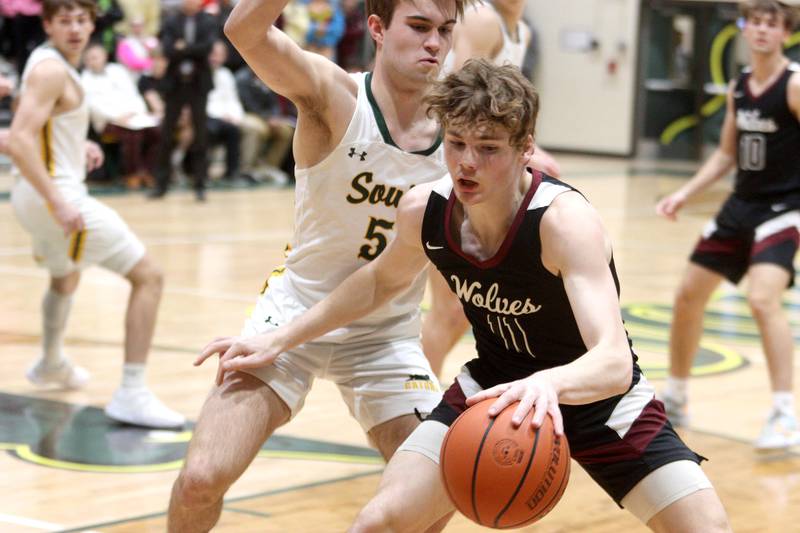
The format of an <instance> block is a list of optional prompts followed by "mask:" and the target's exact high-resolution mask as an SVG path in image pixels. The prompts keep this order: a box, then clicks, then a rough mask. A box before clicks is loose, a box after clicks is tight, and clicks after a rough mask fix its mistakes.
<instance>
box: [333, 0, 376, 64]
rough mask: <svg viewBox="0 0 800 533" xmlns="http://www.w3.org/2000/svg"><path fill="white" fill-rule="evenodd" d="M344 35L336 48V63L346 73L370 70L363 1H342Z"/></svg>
mask: <svg viewBox="0 0 800 533" xmlns="http://www.w3.org/2000/svg"><path fill="white" fill-rule="evenodd" d="M342 9H343V11H344V35H342V38H341V40H340V41H339V45H338V46H337V48H336V62H337V63H339V66H340V67H342V68H343V69H345V70H346V71H347V72H362V71H365V70H370V68H369V63H370V58H371V56H372V52H373V47H372V38H371V37H368V35H367V26H366V20H364V0H343V2H342Z"/></svg>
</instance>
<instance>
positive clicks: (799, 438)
mask: <svg viewBox="0 0 800 533" xmlns="http://www.w3.org/2000/svg"><path fill="white" fill-rule="evenodd" d="M797 445H800V428H798V426H797V419H796V418H795V417H794V416H793V415H788V414H786V413H781V412H780V411H776V410H775V409H773V410H772V411H770V413H769V417H768V418H767V422H766V423H765V424H764V427H763V428H762V430H761V434H760V435H759V436H758V439H756V449H758V450H778V449H781V448H788V447H790V446H797Z"/></svg>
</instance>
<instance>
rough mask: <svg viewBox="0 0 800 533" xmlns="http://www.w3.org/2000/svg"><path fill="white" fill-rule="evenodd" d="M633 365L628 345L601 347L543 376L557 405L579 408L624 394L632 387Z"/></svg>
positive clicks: (617, 343) (546, 371) (609, 344)
mask: <svg viewBox="0 0 800 533" xmlns="http://www.w3.org/2000/svg"><path fill="white" fill-rule="evenodd" d="M632 372H633V363H632V358H631V354H630V348H629V346H628V343H627V342H622V341H620V342H614V343H608V344H606V345H603V344H600V345H598V346H596V347H594V348H592V349H591V350H589V351H588V352H586V353H585V354H584V355H582V356H581V357H579V358H578V359H576V360H575V361H573V362H571V363H569V364H566V365H563V366H558V367H554V368H550V369H548V370H544V371H542V372H541V373H542V374H544V375H545V376H546V377H547V378H548V379H549V380H550V382H551V383H552V384H553V386H554V388H555V390H556V392H557V393H558V401H559V403H563V404H567V405H582V404H587V403H592V402H596V401H599V400H603V399H605V398H610V397H611V396H616V395H618V394H623V393H624V392H625V391H627V390H628V388H629V387H630V384H631V375H632Z"/></svg>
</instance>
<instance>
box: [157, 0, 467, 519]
mask: <svg viewBox="0 0 800 533" xmlns="http://www.w3.org/2000/svg"><path fill="white" fill-rule="evenodd" d="M463 3H464V0H415V1H410V0H368V1H367V4H366V10H367V13H368V20H367V25H368V29H369V31H370V34H371V36H372V38H373V39H374V40H375V43H376V49H377V50H376V57H375V69H374V71H373V72H371V73H355V74H348V73H347V72H345V71H344V70H343V69H341V68H340V67H339V66H338V65H336V64H335V63H333V62H332V61H330V60H328V59H326V58H324V57H323V56H320V55H317V54H313V53H309V52H306V51H303V50H302V49H301V48H300V47H299V46H298V45H297V44H296V43H294V42H293V41H292V40H291V39H290V38H289V37H288V36H287V35H286V34H284V33H283V32H282V31H280V30H279V29H278V28H276V27H275V26H273V25H272V24H273V23H274V22H275V20H276V19H277V18H278V16H279V15H280V13H281V10H282V9H283V8H284V6H285V4H286V0H241V1H240V2H239V3H238V4H237V5H236V7H235V8H234V10H233V12H232V13H231V16H230V18H229V19H228V21H227V23H226V27H225V33H226V35H228V37H229V38H230V40H231V42H232V43H233V44H234V45H235V46H236V48H237V49H238V50H239V52H240V53H241V54H242V57H243V58H244V59H245V60H246V61H247V63H248V64H249V65H250V67H251V68H252V69H253V70H254V72H255V73H256V74H257V75H258V76H259V78H261V80H263V81H264V82H265V83H266V84H267V85H268V86H269V87H270V88H271V89H273V90H274V91H275V92H278V93H280V94H283V95H285V96H286V97H288V98H289V99H290V100H292V101H293V102H294V103H295V105H296V106H297V108H298V120H297V131H296V133H295V139H294V148H293V149H294V157H295V161H296V162H297V168H296V171H295V176H296V178H297V185H296V195H295V212H296V215H295V234H294V237H293V239H292V243H291V249H290V251H289V254H288V256H287V258H286V264H285V265H284V266H283V267H281V268H278V269H276V270H275V275H273V276H271V277H270V279H269V280H268V282H267V283H266V285H265V288H264V291H263V293H262V296H261V297H260V298H259V299H258V303H257V305H256V308H255V310H254V312H253V314H252V315H251V317H250V318H249V320H248V321H247V322H246V324H245V327H244V330H243V332H242V334H243V335H246V336H247V335H256V334H259V333H263V332H265V331H270V330H272V329H274V328H275V327H277V326H279V325H281V324H284V323H287V322H289V321H291V320H292V319H294V318H295V317H296V316H298V315H299V314H301V313H302V312H304V311H305V310H306V309H308V308H309V307H311V306H312V305H313V304H315V303H316V302H318V301H320V300H322V299H323V298H324V297H325V296H326V295H327V294H328V293H329V292H330V291H332V290H333V289H335V288H336V286H337V285H338V284H339V283H340V282H341V281H342V280H344V279H345V278H346V277H347V276H348V275H350V274H351V273H352V272H353V271H355V270H356V269H358V268H359V267H360V266H362V265H364V264H367V263H368V262H370V261H372V260H374V259H375V258H376V257H378V256H379V255H380V253H381V252H382V251H383V250H384V248H385V247H386V246H387V245H388V243H389V242H391V240H392V239H393V238H394V224H395V217H396V213H397V206H398V205H399V201H400V199H401V197H402V196H403V195H405V194H407V193H408V191H409V190H411V187H413V186H416V185H420V184H422V183H427V182H431V181H435V180H437V179H440V178H441V177H443V176H444V175H445V173H446V167H445V165H444V159H443V155H442V150H441V137H440V131H439V125H438V123H437V122H436V121H435V120H433V119H432V118H430V117H428V116H427V115H426V113H425V110H424V109H423V108H422V105H421V102H422V98H423V97H424V95H425V93H426V92H427V90H428V89H429V87H430V86H431V84H432V83H433V82H434V81H435V80H436V79H437V78H438V76H439V71H440V66H441V65H442V62H443V61H444V58H445V56H446V55H447V52H448V51H449V49H450V45H451V42H450V41H451V34H452V29H453V26H454V25H455V23H456V20H457V18H458V17H459V16H460V14H461V13H462V12H463ZM424 284H425V279H424V276H421V277H420V279H419V280H417V282H416V283H414V284H413V286H412V287H410V288H409V290H408V291H406V292H405V294H404V295H403V296H402V297H400V298H399V299H398V300H396V301H395V302H393V303H392V304H390V305H387V306H385V307H383V308H381V309H378V310H376V312H374V313H372V314H370V315H369V316H367V317H364V318H363V319H362V320H360V321H358V322H356V323H353V324H350V325H348V326H347V327H346V328H341V329H340V330H337V331H335V332H331V333H330V334H329V335H327V336H325V337H323V338H321V339H319V340H318V341H316V342H312V343H307V344H304V345H301V346H297V347H295V348H294V349H293V350H291V351H289V352H287V353H285V354H283V356H282V357H281V358H280V360H279V361H277V362H276V364H274V365H271V366H269V367H265V368H260V369H257V370H253V371H250V372H238V373H231V374H229V375H228V376H227V377H226V379H225V380H224V381H222V382H220V383H218V384H217V385H216V386H215V387H214V388H213V389H212V391H211V393H210V395H209V397H208V399H207V400H206V403H205V405H204V406H203V408H202V412H201V413H200V416H199V420H198V424H197V427H196V429H195V434H194V437H193V438H192V441H191V443H190V445H189V451H188V455H187V458H186V463H185V465H184V467H183V468H182V470H181V472H180V474H179V476H178V479H177V480H176V482H175V485H174V488H173V493H172V499H171V501H170V508H169V529H170V530H171V531H208V530H209V529H210V528H212V527H213V525H214V524H215V523H216V522H217V520H218V518H219V514H220V511H221V508H222V499H223V496H224V494H225V492H226V491H227V489H228V487H230V485H231V484H232V483H233V482H234V481H235V480H236V479H237V478H238V477H239V476H240V475H241V474H242V473H243V472H244V470H245V469H246V468H247V466H248V465H249V464H250V462H251V461H252V460H253V458H254V457H255V455H256V453H257V452H258V450H259V449H260V448H261V446H262V445H263V443H264V441H265V440H266V439H267V438H269V436H270V435H271V434H272V433H273V432H274V431H275V429H277V428H278V427H280V426H282V425H283V424H285V423H286V422H288V421H289V420H290V419H291V418H292V417H293V416H294V415H295V414H296V413H297V412H298V411H299V410H300V409H301V408H302V406H303V402H304V400H305V397H306V395H307V393H308V391H309V390H310V388H311V386H312V383H313V381H314V379H316V378H324V379H329V380H331V381H333V382H334V383H336V385H337V386H338V387H339V390H340V392H341V394H342V397H343V399H344V400H345V402H346V403H347V404H348V407H349V409H350V412H351V413H352V414H353V416H354V417H355V418H356V419H357V420H358V422H359V423H360V424H361V426H362V428H363V430H364V431H365V432H366V433H367V434H368V436H369V438H370V440H371V441H372V443H373V444H374V445H375V447H376V448H377V449H378V450H379V451H380V452H381V454H382V455H383V457H384V458H386V459H388V458H389V457H391V456H392V454H393V453H394V451H395V449H396V448H397V446H399V445H400V443H401V442H402V441H403V440H404V439H405V438H406V437H407V436H408V435H409V434H410V433H411V431H412V430H413V429H414V428H415V427H416V426H417V425H418V424H419V420H418V418H417V417H416V416H415V415H414V413H415V411H419V412H422V413H425V412H430V411H431V409H433V407H435V405H436V404H437V403H438V401H439V397H440V389H439V384H438V381H437V379H436V376H435V375H434V373H433V372H432V371H431V369H430V365H429V364H428V361H427V360H426V359H425V356H424V354H423V352H422V347H421V344H420V340H419V328H420V318H419V304H420V301H421V299H422V293H423V291H424Z"/></svg>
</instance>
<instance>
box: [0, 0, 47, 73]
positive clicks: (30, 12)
mask: <svg viewBox="0 0 800 533" xmlns="http://www.w3.org/2000/svg"><path fill="white" fill-rule="evenodd" d="M41 15H42V2H41V0H0V17H2V18H3V19H4V20H3V34H4V36H3V37H4V39H5V40H7V41H8V48H9V50H8V53H9V56H10V58H11V59H12V61H13V62H14V65H15V66H16V68H17V74H18V75H19V76H21V75H22V70H23V69H24V68H25V62H26V61H27V60H28V56H29V55H30V54H31V52H32V51H33V49H34V48H36V47H37V46H39V44H41V43H42V42H44V40H45V34H44V29H43V28H42V20H41Z"/></svg>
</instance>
